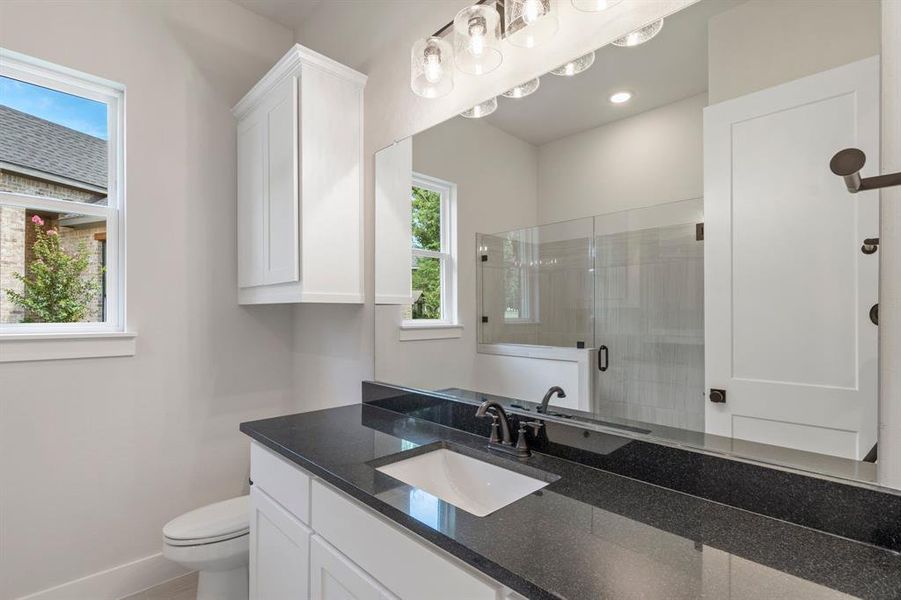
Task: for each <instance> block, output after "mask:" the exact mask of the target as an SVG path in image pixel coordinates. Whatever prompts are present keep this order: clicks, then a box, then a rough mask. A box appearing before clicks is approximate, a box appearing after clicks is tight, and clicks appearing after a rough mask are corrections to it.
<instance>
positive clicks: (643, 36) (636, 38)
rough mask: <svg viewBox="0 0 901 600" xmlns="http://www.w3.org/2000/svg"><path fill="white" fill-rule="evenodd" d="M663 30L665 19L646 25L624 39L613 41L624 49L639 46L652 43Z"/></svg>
mask: <svg viewBox="0 0 901 600" xmlns="http://www.w3.org/2000/svg"><path fill="white" fill-rule="evenodd" d="M661 29H663V19H660V20H659V21H654V22H653V23H651V24H650V25H645V26H644V27H642V28H640V29H636V30H635V31H633V32H632V33H627V34H626V35H624V36H623V37H621V38H618V39H615V40H613V45H614V46H622V47H624V48H631V47H632V46H638V45H639V44H644V43H645V42H647V41H650V40H651V39H652V38H653V37H654V36H655V35H657V34H658V33H660V30H661Z"/></svg>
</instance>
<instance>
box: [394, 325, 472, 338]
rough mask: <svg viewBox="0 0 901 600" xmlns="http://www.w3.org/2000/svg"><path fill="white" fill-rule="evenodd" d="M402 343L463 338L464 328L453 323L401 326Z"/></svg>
mask: <svg viewBox="0 0 901 600" xmlns="http://www.w3.org/2000/svg"><path fill="white" fill-rule="evenodd" d="M399 336H400V341H402V342H415V341H419V340H450V339H454V338H461V337H463V326H462V325H459V324H453V323H422V324H420V323H410V322H409V321H406V322H404V323H403V324H401V326H400V332H399Z"/></svg>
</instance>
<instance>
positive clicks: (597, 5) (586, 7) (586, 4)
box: [572, 0, 623, 12]
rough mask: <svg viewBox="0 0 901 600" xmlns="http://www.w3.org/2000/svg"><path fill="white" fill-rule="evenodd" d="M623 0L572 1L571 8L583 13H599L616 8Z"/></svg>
mask: <svg viewBox="0 0 901 600" xmlns="http://www.w3.org/2000/svg"><path fill="white" fill-rule="evenodd" d="M622 1H623V0H572V2H573V7H574V8H576V9H578V10H581V11H583V12H601V11H602V10H607V9H608V8H611V7H613V6H616V5H617V4H619V3H620V2H622Z"/></svg>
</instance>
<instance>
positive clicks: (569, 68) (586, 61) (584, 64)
mask: <svg viewBox="0 0 901 600" xmlns="http://www.w3.org/2000/svg"><path fill="white" fill-rule="evenodd" d="M593 64H594V52H589V53H588V54H586V55H584V56H580V57H579V58H576V59H573V60H571V61H569V62H568V63H566V64H565V65H560V66H559V67H557V68H556V69H554V70H552V71H551V73H553V74H554V75H560V76H561V77H572V76H573V75H578V74H579V73H581V72H582V71H585V70H586V69H588V67H590V66H591V65H593Z"/></svg>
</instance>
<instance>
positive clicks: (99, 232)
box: [0, 206, 107, 324]
mask: <svg viewBox="0 0 901 600" xmlns="http://www.w3.org/2000/svg"><path fill="white" fill-rule="evenodd" d="M0 232H2V234H3V257H2V259H0V288H2V292H3V294H2V296H0V323H6V324H9V323H98V322H102V321H104V319H105V313H106V294H105V290H104V287H105V286H104V282H105V274H106V268H107V267H106V218H105V217H98V216H91V215H83V214H78V213H59V212H52V211H47V210H33V209H26V208H20V207H14V206H0Z"/></svg>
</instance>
